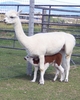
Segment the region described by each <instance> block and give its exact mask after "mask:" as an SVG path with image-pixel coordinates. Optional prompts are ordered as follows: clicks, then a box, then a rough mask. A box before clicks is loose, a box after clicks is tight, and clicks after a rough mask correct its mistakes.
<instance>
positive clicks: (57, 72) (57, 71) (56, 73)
mask: <svg viewBox="0 0 80 100" xmlns="http://www.w3.org/2000/svg"><path fill="white" fill-rule="evenodd" d="M55 70H56V72H55V77H54V79H53V81H56V79H57V77H58V75H59V70H58V69H57V68H55Z"/></svg>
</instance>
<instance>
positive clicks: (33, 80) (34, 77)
mask: <svg viewBox="0 0 80 100" xmlns="http://www.w3.org/2000/svg"><path fill="white" fill-rule="evenodd" d="M37 71H38V66H37V67H34V76H33V79H32V80H31V82H35V81H36V78H37Z"/></svg>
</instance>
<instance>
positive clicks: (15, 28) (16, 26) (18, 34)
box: [14, 18, 26, 39]
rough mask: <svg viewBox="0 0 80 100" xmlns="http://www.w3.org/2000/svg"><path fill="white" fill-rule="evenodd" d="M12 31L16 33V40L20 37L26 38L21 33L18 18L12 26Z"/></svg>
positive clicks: (22, 32)
mask: <svg viewBox="0 0 80 100" xmlns="http://www.w3.org/2000/svg"><path fill="white" fill-rule="evenodd" d="M14 30H15V33H16V36H17V38H18V39H20V37H22V36H26V35H25V33H24V31H23V28H22V25H21V22H20V19H19V18H18V19H17V22H16V23H15V24H14Z"/></svg>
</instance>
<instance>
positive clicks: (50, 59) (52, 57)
mask: <svg viewBox="0 0 80 100" xmlns="http://www.w3.org/2000/svg"><path fill="white" fill-rule="evenodd" d="M61 60H62V55H61V54H60V53H57V54H54V55H45V63H52V62H54V63H57V64H58V66H59V65H60V64H61ZM33 63H34V64H38V63H39V57H33Z"/></svg>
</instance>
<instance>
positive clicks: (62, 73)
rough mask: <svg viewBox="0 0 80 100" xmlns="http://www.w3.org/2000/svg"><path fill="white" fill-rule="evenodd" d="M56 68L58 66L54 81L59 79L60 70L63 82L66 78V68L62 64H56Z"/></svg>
mask: <svg viewBox="0 0 80 100" xmlns="http://www.w3.org/2000/svg"><path fill="white" fill-rule="evenodd" d="M55 68H56V74H55V77H54V79H53V81H55V80H56V79H57V77H58V75H59V72H60V81H61V82H62V81H63V80H64V69H63V67H62V66H61V65H60V66H58V65H57V64H55Z"/></svg>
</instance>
